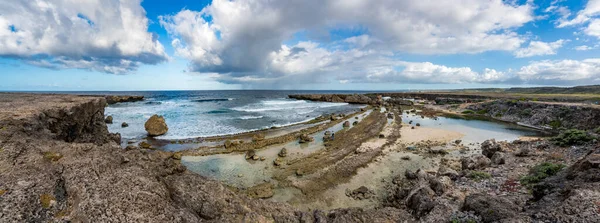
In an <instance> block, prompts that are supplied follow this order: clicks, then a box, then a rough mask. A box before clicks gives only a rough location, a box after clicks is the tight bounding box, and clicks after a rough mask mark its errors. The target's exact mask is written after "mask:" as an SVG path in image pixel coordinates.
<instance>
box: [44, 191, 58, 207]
mask: <svg viewBox="0 0 600 223" xmlns="http://www.w3.org/2000/svg"><path fill="white" fill-rule="evenodd" d="M54 201H56V198H54V197H53V196H52V195H50V194H42V195H40V203H41V204H42V207H44V208H50V207H51V206H52V202H54Z"/></svg>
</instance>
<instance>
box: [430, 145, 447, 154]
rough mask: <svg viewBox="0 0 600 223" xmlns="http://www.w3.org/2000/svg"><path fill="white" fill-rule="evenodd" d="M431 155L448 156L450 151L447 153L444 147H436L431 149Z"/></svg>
mask: <svg viewBox="0 0 600 223" xmlns="http://www.w3.org/2000/svg"><path fill="white" fill-rule="evenodd" d="M429 153H431V154H436V155H446V154H448V151H446V150H445V149H444V148H442V147H434V148H431V149H429Z"/></svg>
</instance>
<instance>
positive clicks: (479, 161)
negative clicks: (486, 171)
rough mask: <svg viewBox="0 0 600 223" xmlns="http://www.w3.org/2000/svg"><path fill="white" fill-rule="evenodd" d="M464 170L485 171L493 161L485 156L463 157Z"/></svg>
mask: <svg viewBox="0 0 600 223" xmlns="http://www.w3.org/2000/svg"><path fill="white" fill-rule="evenodd" d="M460 161H461V164H462V169H463V170H476V169H483V168H486V167H488V166H490V164H491V162H492V161H491V160H490V159H489V158H487V157H485V156H484V155H480V154H477V155H474V156H472V157H463V158H462V159H461V160H460Z"/></svg>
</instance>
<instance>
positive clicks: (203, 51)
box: [160, 0, 534, 83]
mask: <svg viewBox="0 0 600 223" xmlns="http://www.w3.org/2000/svg"><path fill="white" fill-rule="evenodd" d="M436 8H438V9H439V8H443V9H444V10H432V9H436ZM533 19H534V16H533V6H531V5H529V4H524V5H517V4H514V3H508V2H506V1H502V0H489V1H480V0H461V1H460V3H457V2H453V1H418V2H415V1H409V0H376V1H347V0H328V1H318V0H305V1H268V0H238V1H227V0H214V1H213V2H212V3H211V4H210V5H209V6H207V7H206V8H204V9H203V10H202V11H191V10H187V9H185V10H182V11H180V12H178V13H176V14H173V15H165V16H161V17H160V23H161V25H162V26H163V27H165V29H166V30H167V31H168V33H169V34H170V36H171V37H172V39H173V40H172V45H173V47H174V48H175V50H176V54H177V55H178V56H180V57H183V58H186V59H188V60H189V61H190V66H189V68H188V69H189V70H190V71H192V72H211V73H219V75H220V76H219V80H221V81H224V82H236V83H244V82H246V83H258V82H263V83H266V82H273V83H275V82H278V81H281V80H291V79H293V80H309V81H311V80H312V81H317V80H322V78H317V79H315V78H314V77H315V76H318V74H323V75H330V76H336V77H337V80H338V81H344V82H347V81H346V80H351V79H355V78H360V77H361V76H362V77H364V76H365V75H368V74H371V75H374V74H375V73H378V72H386V69H387V68H389V66H396V65H398V64H397V62H395V61H394V60H393V59H390V58H391V57H393V55H394V54H395V53H398V52H402V53H413V54H455V53H481V52H486V51H495V50H500V51H514V50H516V49H518V48H519V47H520V45H521V44H522V43H523V42H524V41H525V38H524V37H522V36H520V35H518V34H517V33H516V32H515V31H514V29H516V28H518V27H521V26H522V25H523V24H525V23H528V22H530V21H532V20H533ZM330 29H338V30H339V29H341V30H357V29H358V30H364V32H363V33H361V34H359V35H357V36H354V37H350V38H347V39H345V40H342V41H336V42H335V43H330V42H327V41H325V42H321V41H320V39H309V40H307V41H303V42H299V43H294V44H284V43H285V42H286V41H288V40H290V39H293V37H294V35H295V34H297V33H298V32H304V33H308V34H309V35H307V36H311V35H310V34H321V33H323V32H322V31H323V30H330ZM325 33H327V32H325ZM326 38H327V37H325V39H326ZM413 66H416V65H413ZM413 66H408V67H411V68H412V67H413ZM440 69H441V68H440ZM442 70H443V69H441V70H440V72H442V73H443V74H445V72H448V71H442ZM340 73H343V76H345V77H347V78H344V77H339V76H340V75H341V74H340ZM458 73H461V74H462V73H463V71H459V72H458ZM464 73H468V72H464ZM372 77H375V76H372Z"/></svg>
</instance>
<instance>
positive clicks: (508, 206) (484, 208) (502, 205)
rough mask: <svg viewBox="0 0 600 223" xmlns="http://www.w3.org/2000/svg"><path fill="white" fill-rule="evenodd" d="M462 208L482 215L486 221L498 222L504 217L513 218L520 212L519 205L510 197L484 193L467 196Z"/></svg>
mask: <svg viewBox="0 0 600 223" xmlns="http://www.w3.org/2000/svg"><path fill="white" fill-rule="evenodd" d="M462 209H463V210H465V211H473V212H475V214H477V215H479V216H481V218H482V219H483V221H484V222H498V221H500V220H502V219H511V218H514V217H515V216H516V215H517V212H518V206H517V205H515V204H514V203H512V202H510V201H509V200H508V199H506V198H503V197H499V196H489V195H484V194H473V195H469V196H467V197H466V198H465V204H464V206H463V208H462Z"/></svg>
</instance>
